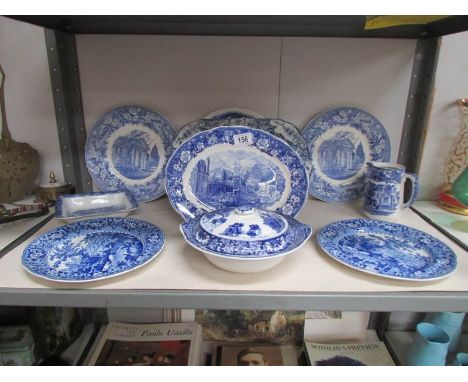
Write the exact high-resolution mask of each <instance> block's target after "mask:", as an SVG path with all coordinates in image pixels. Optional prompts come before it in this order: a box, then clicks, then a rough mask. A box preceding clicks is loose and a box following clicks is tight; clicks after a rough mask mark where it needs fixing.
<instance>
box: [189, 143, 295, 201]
mask: <svg viewBox="0 0 468 382" xmlns="http://www.w3.org/2000/svg"><path fill="white" fill-rule="evenodd" d="M285 182H286V181H285V179H284V176H283V174H282V172H281V170H280V169H279V168H278V166H277V165H276V164H275V163H274V162H272V161H271V160H269V159H268V158H265V157H264V156H262V155H261V154H260V153H258V152H250V151H249V150H240V149H236V150H229V149H227V150H224V151H222V152H217V153H214V154H213V155H211V156H209V157H208V158H207V159H206V160H205V159H200V160H199V161H197V162H196V164H195V166H194V168H193V170H192V172H191V174H190V187H191V189H192V192H194V193H195V196H196V197H197V198H198V200H200V201H201V202H202V203H204V204H208V205H210V206H212V207H213V208H215V209H219V208H223V207H230V206H240V205H255V206H259V207H260V208H262V207H265V206H268V205H270V204H274V202H275V201H277V200H278V199H279V197H280V196H281V195H282V194H283V192H284V190H285Z"/></svg>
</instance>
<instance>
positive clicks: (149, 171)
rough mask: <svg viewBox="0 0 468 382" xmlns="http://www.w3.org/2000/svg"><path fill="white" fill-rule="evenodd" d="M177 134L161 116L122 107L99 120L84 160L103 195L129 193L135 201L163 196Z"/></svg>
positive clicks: (146, 110)
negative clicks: (166, 172)
mask: <svg viewBox="0 0 468 382" xmlns="http://www.w3.org/2000/svg"><path fill="white" fill-rule="evenodd" d="M175 135H176V132H175V130H174V128H173V127H172V125H171V124H170V123H169V121H168V120H167V119H166V118H164V117H163V116H162V115H160V114H158V113H156V112H154V111H152V110H149V109H146V108H144V107H140V106H123V107H120V108H117V109H115V110H112V111H111V112H109V113H107V114H105V115H104V116H102V117H101V118H100V119H99V120H98V121H97V122H96V124H95V125H94V127H93V128H92V130H91V132H90V134H89V135H88V139H87V141H86V149H85V158H86V165H87V166H88V170H89V172H90V174H91V176H92V178H93V181H94V182H95V183H96V184H97V186H98V187H99V188H100V189H101V190H102V191H116V190H122V189H123V190H128V191H130V192H131V193H132V194H133V195H134V196H135V198H136V199H137V200H138V201H143V202H146V201H150V200H153V199H156V198H158V197H160V196H161V195H163V194H164V167H165V165H166V163H167V160H168V159H169V157H170V155H171V154H172V151H173V146H172V142H173V140H174V138H175Z"/></svg>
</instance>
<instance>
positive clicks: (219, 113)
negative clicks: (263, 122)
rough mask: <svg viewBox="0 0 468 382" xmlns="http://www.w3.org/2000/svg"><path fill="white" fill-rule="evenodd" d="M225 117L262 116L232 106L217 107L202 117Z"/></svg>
mask: <svg viewBox="0 0 468 382" xmlns="http://www.w3.org/2000/svg"><path fill="white" fill-rule="evenodd" d="M225 118H263V116H261V115H260V114H258V113H256V112H254V111H252V110H247V109H242V108H239V107H233V108H228V109H219V110H216V111H213V112H212V113H210V114H208V115H207V116H206V117H204V119H216V120H220V119H225Z"/></svg>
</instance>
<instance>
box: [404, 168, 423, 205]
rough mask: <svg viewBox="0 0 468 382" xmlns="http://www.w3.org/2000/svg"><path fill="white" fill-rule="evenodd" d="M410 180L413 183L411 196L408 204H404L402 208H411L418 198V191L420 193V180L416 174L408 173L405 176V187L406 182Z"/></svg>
mask: <svg viewBox="0 0 468 382" xmlns="http://www.w3.org/2000/svg"><path fill="white" fill-rule="evenodd" d="M407 179H409V180H410V181H411V195H410V197H409V199H408V201H407V202H405V203H403V205H402V206H401V208H406V207H409V206H411V205H412V204H413V203H414V201H415V199H416V197H417V196H418V191H419V179H418V176H417V175H416V174H413V173H411V172H407V173H406V174H405V175H404V176H403V185H405V184H406V180H407Z"/></svg>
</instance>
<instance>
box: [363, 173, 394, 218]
mask: <svg viewBox="0 0 468 382" xmlns="http://www.w3.org/2000/svg"><path fill="white" fill-rule="evenodd" d="M363 208H364V210H366V211H367V212H370V213H371V214H374V215H383V216H388V215H391V214H393V213H395V211H397V210H398V209H399V208H400V184H394V183H376V182H373V181H368V182H367V184H366V188H365V192H364V201H363Z"/></svg>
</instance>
